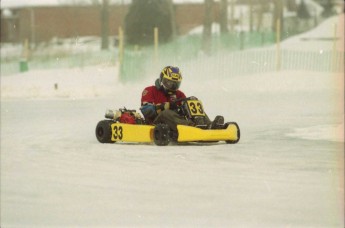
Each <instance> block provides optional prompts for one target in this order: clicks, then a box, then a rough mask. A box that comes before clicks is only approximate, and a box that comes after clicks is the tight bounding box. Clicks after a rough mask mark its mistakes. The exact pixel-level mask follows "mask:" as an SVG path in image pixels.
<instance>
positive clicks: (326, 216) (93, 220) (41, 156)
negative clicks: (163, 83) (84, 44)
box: [0, 24, 344, 227]
mask: <svg viewBox="0 0 345 228" xmlns="http://www.w3.org/2000/svg"><path fill="white" fill-rule="evenodd" d="M324 26H328V24H324ZM317 31H319V30H315V32H316V33H317ZM324 31H327V29H325V30H324ZM330 34H332V33H331V31H330ZM307 35H308V34H304V37H307ZM326 35H327V34H319V36H320V37H323V36H326ZM308 36H309V35H308ZM298 41H299V42H300V43H298V44H296V43H294V44H293V45H292V46H289V45H286V46H284V48H286V49H288V48H289V47H294V46H295V45H299V46H300V47H306V46H309V45H312V46H313V47H315V46H314V45H315V44H314V42H319V45H320V46H322V45H323V44H324V43H323V42H325V41H323V40H313V41H311V40H309V41H305V40H300V39H296V40H295V42H298ZM328 44H329V43H328ZM342 50H343V49H342ZM209 64H210V68H212V64H214V63H213V61H212V58H209ZM182 71H183V69H182ZM187 72H188V71H187ZM205 73H207V72H205ZM201 78H203V79H204V80H200V81H198V86H196V85H195V83H196V81H197V80H198V78H195V77H192V76H191V75H189V76H188V77H184V81H183V84H182V87H181V89H182V90H183V91H185V93H186V94H187V95H194V96H196V97H198V98H199V99H201V100H202V101H203V104H204V107H205V109H206V111H207V113H208V115H209V116H210V117H211V118H213V117H214V116H215V115H217V114H222V115H224V117H225V120H226V121H236V122H237V123H238V124H239V127H240V129H241V140H240V142H239V143H238V144H235V145H227V144H225V143H221V142H220V143H218V144H206V145H204V144H194V143H190V144H184V145H170V146H167V147H158V146H155V145H151V144H133V143H127V144H126V143H117V144H100V143H99V142H98V141H97V140H96V137H95V134H94V130H95V126H96V124H97V122H98V121H100V120H102V119H103V117H104V112H105V110H106V109H107V108H112V109H118V108H122V107H123V106H126V107H127V108H134V109H138V107H139V103H140V96H141V92H142V89H143V88H144V87H146V86H147V85H150V84H152V83H153V82H154V80H155V76H152V75H151V76H150V77H146V78H144V79H143V80H142V81H140V82H133V83H121V81H120V80H119V76H118V67H117V66H116V65H115V66H109V65H98V66H87V67H84V68H82V69H81V68H74V69H54V70H35V71H28V72H25V73H21V74H15V75H1V166H0V168H1V183H0V185H1V192H0V194H1V197H0V199H1V227H84V226H88V227H201V226H203V227H344V203H343V202H344V74H343V73H332V72H313V71H280V72H270V73H258V74H252V75H243V76H237V75H234V76H233V77H228V78H225V79H224V78H217V77H216V76H214V77H213V78H210V77H206V76H202V77H201ZM205 78H208V79H207V80H205ZM55 85H57V88H56V87H55Z"/></svg>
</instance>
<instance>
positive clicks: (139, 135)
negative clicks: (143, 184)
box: [96, 97, 240, 146]
mask: <svg viewBox="0 0 345 228" xmlns="http://www.w3.org/2000/svg"><path fill="white" fill-rule="evenodd" d="M178 102H179V103H180V105H179V106H178V109H177V110H176V111H177V112H178V113H179V114H180V115H182V116H184V117H185V118H186V119H190V120H192V121H193V122H194V123H196V124H195V126H186V125H177V132H175V131H173V130H171V129H170V128H169V126H168V125H167V124H163V123H160V124H156V125H150V124H147V123H146V122H145V120H144V118H143V117H142V116H141V114H139V113H138V112H136V110H129V109H126V108H123V109H119V110H107V111H106V113H105V118H107V119H106V120H101V121H99V122H98V124H97V126H96V138H97V139H98V141H99V142H101V143H115V142H137V143H152V142H154V143H155V144H156V145H158V146H165V145H168V144H169V143H170V142H177V143H180V142H218V141H225V142H226V143H229V144H234V143H237V142H238V141H239V140H240V129H239V126H238V125H237V123H236V122H227V123H225V124H223V125H221V126H218V127H217V128H216V129H209V128H208V126H207V124H205V118H206V114H205V112H204V108H203V105H202V102H201V101H200V100H198V99H197V98H195V97H189V98H184V99H181V100H179V101H178Z"/></svg>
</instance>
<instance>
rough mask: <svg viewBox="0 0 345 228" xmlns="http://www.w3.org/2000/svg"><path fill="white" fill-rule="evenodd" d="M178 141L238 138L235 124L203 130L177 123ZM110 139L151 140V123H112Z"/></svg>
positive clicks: (120, 140)
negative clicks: (224, 127)
mask: <svg viewBox="0 0 345 228" xmlns="http://www.w3.org/2000/svg"><path fill="white" fill-rule="evenodd" d="M177 130H178V138H177V141H178V142H194V141H236V140H238V139H239V135H238V131H239V129H238V128H237V125H235V124H229V125H228V127H227V128H226V129H216V130H211V129H207V130H203V129H200V128H196V127H190V126H184V125H178V126H177ZM111 131H112V135H111V141H114V142H141V143H151V142H153V131H154V126H153V125H136V124H125V123H113V124H112V125H111Z"/></svg>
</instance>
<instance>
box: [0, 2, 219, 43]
mask: <svg viewBox="0 0 345 228" xmlns="http://www.w3.org/2000/svg"><path fill="white" fill-rule="evenodd" d="M128 7H129V6H127V5H123V6H119V5H114V6H110V7H109V34H110V35H117V34H118V28H119V27H120V26H123V24H124V23H123V22H124V17H125V15H126V13H127V11H128ZM174 7H175V12H176V16H175V17H176V24H177V31H178V33H179V34H186V33H187V32H188V31H189V30H191V29H192V28H194V27H196V26H199V25H201V24H202V23H203V17H204V5H203V4H178V5H175V6H174ZM217 8H218V7H217V5H216V7H215V10H214V15H215V16H214V17H215V20H217V18H216V15H217V14H218V9H217ZM17 14H18V19H17V20H18V21H17V23H16V24H17V26H16V28H15V29H16V30H18V31H16V34H17V36H18V37H16V39H14V40H13V41H15V42H21V41H23V40H25V39H29V40H35V42H41V41H48V40H50V39H52V38H53V37H58V38H67V37H75V36H100V35H101V22H100V18H101V8H100V7H97V6H74V7H66V6H56V7H34V8H31V9H30V8H20V9H17ZM32 18H33V20H32ZM31 21H33V23H31ZM3 23H5V22H3V21H2V26H3ZM3 30H5V29H2V31H1V38H4V39H6V37H7V36H6V30H5V31H3ZM7 33H8V32H7ZM2 41H6V40H2Z"/></svg>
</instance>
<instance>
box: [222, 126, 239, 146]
mask: <svg viewBox="0 0 345 228" xmlns="http://www.w3.org/2000/svg"><path fill="white" fill-rule="evenodd" d="M230 124H234V125H235V126H236V128H237V140H226V141H225V142H226V143H228V144H235V143H238V141H240V137H241V132H240V127H239V126H238V124H237V123H236V122H228V123H226V124H224V129H226V128H227V127H228V126H229V125H230Z"/></svg>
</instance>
